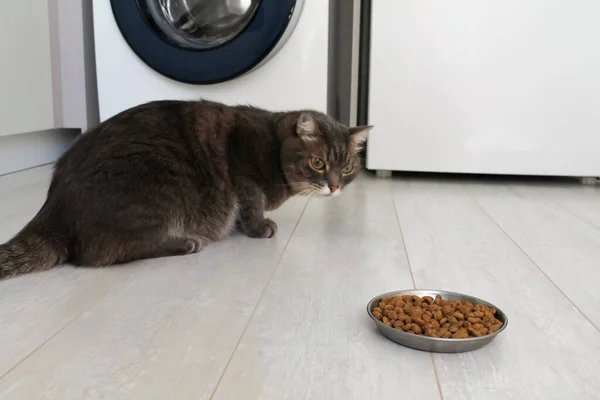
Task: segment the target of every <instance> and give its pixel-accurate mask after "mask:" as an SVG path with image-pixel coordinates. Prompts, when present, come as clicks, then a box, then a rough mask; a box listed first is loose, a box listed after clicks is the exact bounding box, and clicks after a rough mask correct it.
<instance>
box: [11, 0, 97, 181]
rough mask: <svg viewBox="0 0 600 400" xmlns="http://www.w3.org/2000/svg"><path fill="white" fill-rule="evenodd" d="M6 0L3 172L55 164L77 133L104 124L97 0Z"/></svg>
mask: <svg viewBox="0 0 600 400" xmlns="http://www.w3.org/2000/svg"><path fill="white" fill-rule="evenodd" d="M5 3H6V4H3V6H2V12H1V13H0V88H1V90H0V174H3V173H7V172H11V171H16V170H20V169H24V168H30V167H34V166H37V165H42V164H46V163H49V162H53V161H54V160H56V158H57V157H59V156H60V154H62V152H63V151H64V150H65V149H66V148H68V145H69V143H70V142H71V141H72V139H73V138H74V137H75V134H74V132H81V131H82V130H83V131H85V130H87V129H88V128H90V127H93V126H95V125H96V124H98V122H99V117H98V100H97V86H96V71H95V60H94V47H93V40H94V39H93V19H92V2H91V1H89V0H32V1H31V2H25V1H7V2H5ZM32 3H33V4H32ZM24 21H26V22H27V23H26V24H25V23H24ZM64 128H69V129H64Z"/></svg>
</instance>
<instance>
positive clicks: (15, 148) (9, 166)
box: [0, 129, 81, 175]
mask: <svg viewBox="0 0 600 400" xmlns="http://www.w3.org/2000/svg"><path fill="white" fill-rule="evenodd" d="M80 133H81V130H80V129H50V130H46V131H37V132H30V133H21V134H18V135H9V136H0V175H4V174H8V173H10V172H15V171H20V170H23V169H27V168H33V167H37V166H40V165H44V164H48V163H52V162H54V161H56V160H57V159H58V157H60V156H61V155H62V154H63V153H64V152H65V151H66V150H67V149H68V148H69V146H71V143H73V140H74V139H75V138H76V137H77V136H78V135H79V134H80Z"/></svg>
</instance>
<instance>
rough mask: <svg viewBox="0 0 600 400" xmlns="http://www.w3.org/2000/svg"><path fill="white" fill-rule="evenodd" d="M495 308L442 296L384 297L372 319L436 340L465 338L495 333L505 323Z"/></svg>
mask: <svg viewBox="0 0 600 400" xmlns="http://www.w3.org/2000/svg"><path fill="white" fill-rule="evenodd" d="M495 315H496V309H495V308H490V307H487V306H484V305H481V304H473V303H471V302H470V301H465V302H461V301H460V300H444V299H442V297H441V296H440V295H437V296H436V297H435V299H434V298H433V297H430V296H423V297H419V296H415V295H402V296H395V297H385V298H383V299H381V301H380V302H379V304H378V306H377V307H375V308H374V309H373V316H374V317H375V318H377V319H378V320H379V321H381V322H383V323H384V324H385V325H387V326H390V327H394V328H396V329H398V330H402V331H404V332H407V333H414V334H415V335H424V336H429V337H434V338H448V339H449V338H452V339H466V338H469V337H479V336H484V335H488V334H490V333H494V332H496V331H497V330H498V329H500V328H502V321H499V320H498V319H497V318H496V317H495Z"/></svg>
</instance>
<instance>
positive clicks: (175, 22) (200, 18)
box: [111, 0, 304, 84]
mask: <svg viewBox="0 0 600 400" xmlns="http://www.w3.org/2000/svg"><path fill="white" fill-rule="evenodd" d="M303 2H304V0H111V5H112V10H113V14H114V17H115V20H116V22H117V25H118V26H119V29H120V30H121V33H122V34H123V37H124V38H125V40H126V41H127V43H128V44H129V46H130V47H131V49H132V50H133V51H134V52H135V53H136V54H137V55H138V56H139V57H140V58H141V59H142V60H143V61H144V62H145V63H146V64H147V65H148V66H150V67H151V68H153V69H154V70H156V71H157V72H159V73H161V74H163V75H165V76H168V77H169V78H171V79H174V80H177V81H180V82H186V83H192V84H213V83H219V82H224V81H228V80H231V79H234V78H236V77H238V76H240V75H242V74H245V73H247V72H248V71H250V70H252V69H254V68H257V67H258V66H260V65H261V64H262V63H264V62H266V61H267V60H268V59H269V58H270V57H272V56H273V55H274V54H275V53H276V52H277V51H278V50H279V49H280V48H281V47H282V46H283V45H284V44H285V42H286V40H287V39H288V37H289V36H290V35H291V32H292V31H293V29H294V27H295V25H296V23H297V21H298V19H299V17H300V13H301V11H302V4H303Z"/></svg>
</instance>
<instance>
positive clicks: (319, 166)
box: [310, 157, 325, 171]
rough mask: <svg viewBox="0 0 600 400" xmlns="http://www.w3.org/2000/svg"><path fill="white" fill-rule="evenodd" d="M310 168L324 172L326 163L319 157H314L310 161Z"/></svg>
mask: <svg viewBox="0 0 600 400" xmlns="http://www.w3.org/2000/svg"><path fill="white" fill-rule="evenodd" d="M310 166H311V167H313V168H314V169H316V170H317V171H322V170H323V168H325V161H323V160H321V159H320V158H318V157H313V158H311V159H310Z"/></svg>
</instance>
